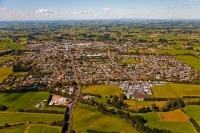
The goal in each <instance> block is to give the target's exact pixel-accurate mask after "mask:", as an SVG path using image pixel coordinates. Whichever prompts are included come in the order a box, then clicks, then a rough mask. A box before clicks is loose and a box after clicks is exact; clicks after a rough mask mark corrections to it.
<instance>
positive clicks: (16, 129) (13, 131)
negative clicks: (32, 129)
mask: <svg viewBox="0 0 200 133" xmlns="http://www.w3.org/2000/svg"><path fill="white" fill-rule="evenodd" d="M25 129H26V126H25V125H20V126H13V127H9V128H6V129H0V132H1V133H23V132H24V130H25Z"/></svg>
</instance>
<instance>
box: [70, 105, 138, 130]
mask: <svg viewBox="0 0 200 133" xmlns="http://www.w3.org/2000/svg"><path fill="white" fill-rule="evenodd" d="M72 121H73V124H72V129H73V130H76V131H86V130H87V129H93V130H97V131H107V132H109V131H118V132H124V133H137V131H136V130H135V129H134V128H133V127H132V126H131V125H130V124H128V123H127V122H126V121H125V120H124V119H121V118H117V117H114V116H109V115H103V114H101V113H100V112H98V111H97V109H96V108H95V107H92V106H89V105H85V104H80V103H78V105H77V106H76V109H75V111H74V114H73V118H72Z"/></svg>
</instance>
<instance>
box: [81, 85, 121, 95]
mask: <svg viewBox="0 0 200 133" xmlns="http://www.w3.org/2000/svg"><path fill="white" fill-rule="evenodd" d="M81 92H82V93H90V94H99V95H102V96H110V95H117V96H119V95H120V94H122V93H123V92H122V90H121V89H120V88H119V86H116V85H92V86H89V87H87V88H86V89H82V91H81Z"/></svg>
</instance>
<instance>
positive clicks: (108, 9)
mask: <svg viewBox="0 0 200 133" xmlns="http://www.w3.org/2000/svg"><path fill="white" fill-rule="evenodd" d="M111 10H112V9H111V8H107V7H105V8H103V11H104V12H110V11H111Z"/></svg>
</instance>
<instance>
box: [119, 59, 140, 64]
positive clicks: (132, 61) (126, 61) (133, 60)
mask: <svg viewBox="0 0 200 133" xmlns="http://www.w3.org/2000/svg"><path fill="white" fill-rule="evenodd" d="M122 62H125V63H129V64H137V61H136V60H135V59H134V58H127V59H123V60H122Z"/></svg>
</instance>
